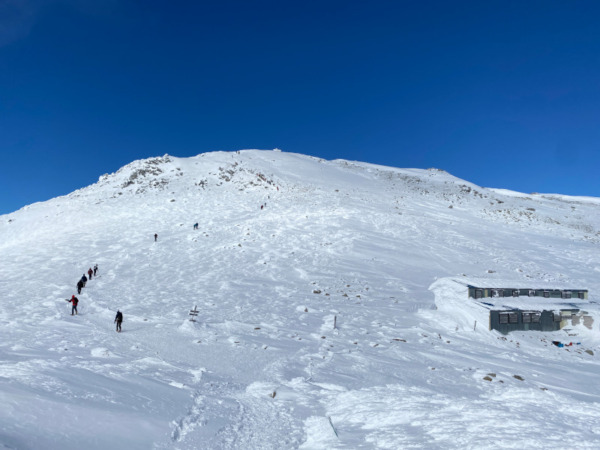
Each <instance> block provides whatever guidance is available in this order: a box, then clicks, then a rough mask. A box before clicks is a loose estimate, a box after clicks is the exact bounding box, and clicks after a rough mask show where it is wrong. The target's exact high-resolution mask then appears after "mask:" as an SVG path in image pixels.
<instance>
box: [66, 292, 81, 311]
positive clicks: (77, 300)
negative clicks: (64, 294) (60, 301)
mask: <svg viewBox="0 0 600 450" xmlns="http://www.w3.org/2000/svg"><path fill="white" fill-rule="evenodd" d="M67 301H68V302H69V303H72V304H73V305H72V306H71V315H73V314H77V303H79V299H78V298H77V297H75V295H73V296H72V297H71V300H68V299H67Z"/></svg>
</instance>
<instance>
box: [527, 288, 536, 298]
mask: <svg viewBox="0 0 600 450" xmlns="http://www.w3.org/2000/svg"><path fill="white" fill-rule="evenodd" d="M527 295H529V296H530V297H535V291H534V290H532V289H529V293H528V294H527Z"/></svg>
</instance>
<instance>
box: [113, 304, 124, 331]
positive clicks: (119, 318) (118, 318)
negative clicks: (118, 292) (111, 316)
mask: <svg viewBox="0 0 600 450" xmlns="http://www.w3.org/2000/svg"><path fill="white" fill-rule="evenodd" d="M121 322H123V313H122V312H121V311H119V310H118V309H117V315H116V316H115V321H114V323H116V324H117V333H120V332H121Z"/></svg>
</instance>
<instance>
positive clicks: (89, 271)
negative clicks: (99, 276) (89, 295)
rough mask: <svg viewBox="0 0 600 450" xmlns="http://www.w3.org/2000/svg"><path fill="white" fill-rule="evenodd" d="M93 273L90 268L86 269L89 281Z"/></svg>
mask: <svg viewBox="0 0 600 450" xmlns="http://www.w3.org/2000/svg"><path fill="white" fill-rule="evenodd" d="M93 273H94V271H93V270H92V268H91V267H90V268H89V269H88V277H89V279H90V280H91V279H92V274H93Z"/></svg>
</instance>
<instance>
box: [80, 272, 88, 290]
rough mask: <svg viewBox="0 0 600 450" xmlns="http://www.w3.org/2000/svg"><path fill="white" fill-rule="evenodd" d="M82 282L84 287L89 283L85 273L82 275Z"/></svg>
mask: <svg viewBox="0 0 600 450" xmlns="http://www.w3.org/2000/svg"><path fill="white" fill-rule="evenodd" d="M81 282H82V283H83V287H85V285H86V284H87V277H86V276H85V273H84V274H83V276H82V277H81Z"/></svg>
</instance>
